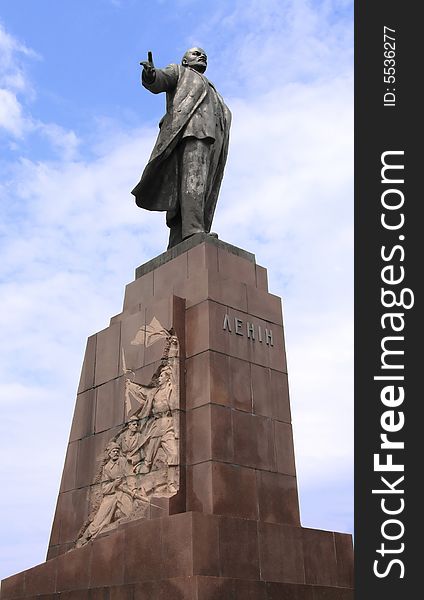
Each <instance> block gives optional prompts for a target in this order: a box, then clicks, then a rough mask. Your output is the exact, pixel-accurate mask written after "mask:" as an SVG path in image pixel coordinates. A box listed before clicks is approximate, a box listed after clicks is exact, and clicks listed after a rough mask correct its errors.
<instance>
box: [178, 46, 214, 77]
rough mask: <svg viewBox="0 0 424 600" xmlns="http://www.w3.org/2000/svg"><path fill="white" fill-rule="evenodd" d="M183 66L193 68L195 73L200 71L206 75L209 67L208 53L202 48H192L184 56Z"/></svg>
mask: <svg viewBox="0 0 424 600" xmlns="http://www.w3.org/2000/svg"><path fill="white" fill-rule="evenodd" d="M183 65H184V66H186V67H191V68H192V69H194V70H195V71H199V73H204V72H205V71H206V67H207V66H208V57H207V56H206V52H205V51H204V50H203V49H202V48H190V50H187V52H186V53H185V54H184V57H183Z"/></svg>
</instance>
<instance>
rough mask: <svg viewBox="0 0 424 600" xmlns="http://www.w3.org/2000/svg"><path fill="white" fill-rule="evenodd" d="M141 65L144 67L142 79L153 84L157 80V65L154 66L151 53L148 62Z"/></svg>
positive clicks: (144, 61) (148, 55)
mask: <svg viewBox="0 0 424 600" xmlns="http://www.w3.org/2000/svg"><path fill="white" fill-rule="evenodd" d="M140 65H142V66H143V73H142V78H143V81H145V82H146V83H152V82H153V81H154V80H155V74H156V72H155V65H154V64H153V56H152V53H151V52H150V51H149V52H148V53H147V60H142V61H141V62H140Z"/></svg>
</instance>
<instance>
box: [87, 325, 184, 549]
mask: <svg viewBox="0 0 424 600" xmlns="http://www.w3.org/2000/svg"><path fill="white" fill-rule="evenodd" d="M159 340H165V347H164V351H163V355H162V358H161V361H160V365H159V367H158V368H157V369H156V371H155V373H154V375H153V377H152V378H151V380H150V382H149V383H147V384H142V383H137V382H136V381H134V379H135V373H134V371H133V370H132V369H130V368H127V365H126V360H125V351H124V349H123V348H122V362H123V368H124V373H125V377H126V379H125V414H126V423H125V425H124V426H123V427H122V428H121V430H120V431H119V432H118V433H117V434H116V435H115V436H114V437H113V438H112V439H111V440H110V441H109V443H108V444H107V446H106V448H105V450H104V455H103V457H102V458H101V460H100V464H99V468H98V472H97V476H96V478H95V481H94V482H93V486H91V512H90V515H89V518H88V519H87V521H86V522H85V523H84V525H83V527H82V528H81V530H80V533H79V535H78V539H77V542H76V547H81V546H84V545H85V544H86V543H87V542H88V541H89V540H90V539H93V538H94V537H96V536H97V535H98V534H99V533H100V532H104V531H107V530H110V529H112V528H114V527H116V526H117V525H118V524H119V523H122V522H124V521H129V520H133V519H136V518H147V517H148V515H149V512H148V511H149V508H150V507H151V506H155V499H159V498H170V497H171V496H173V495H175V494H176V493H177V492H178V488H179V405H180V402H179V398H180V392H179V359H180V353H179V342H178V338H177V336H176V335H175V332H174V331H173V330H172V329H171V330H166V329H164V328H163V327H162V325H161V324H160V323H159V321H158V320H157V319H156V318H153V320H152V322H151V323H150V325H147V326H144V327H143V328H141V329H140V330H139V331H138V332H137V334H136V336H135V338H134V339H133V340H132V341H131V345H134V346H137V345H140V344H143V345H144V346H145V347H146V348H147V347H148V346H151V345H152V344H154V343H156V342H158V341H159Z"/></svg>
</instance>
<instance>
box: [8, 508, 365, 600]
mask: <svg viewBox="0 0 424 600" xmlns="http://www.w3.org/2000/svg"><path fill="white" fill-rule="evenodd" d="M351 571H352V545H351V536H350V535H345V534H340V533H332V532H328V531H319V530H313V529H306V528H302V527H298V526H291V525H281V524H277V523H261V522H258V521H252V520H249V519H240V518H236V517H231V516H221V515H210V514H202V513H196V512H187V513H181V514H177V515H172V516H169V517H165V518H160V519H153V520H141V521H136V522H132V523H129V524H128V525H123V526H121V527H120V529H119V530H116V531H113V532H110V533H108V534H103V535H100V536H99V537H97V538H96V539H94V540H93V541H92V542H90V543H89V544H87V546H85V547H83V548H77V549H75V550H71V551H70V552H68V553H66V554H62V555H60V556H57V557H55V558H52V559H51V560H49V561H47V562H46V563H43V564H41V565H38V566H36V567H34V568H32V569H29V570H27V571H24V572H22V573H19V574H17V575H14V576H12V577H9V578H8V579H5V580H4V581H3V584H2V593H1V598H2V600H11V599H14V600H18V599H25V600H30V599H31V600H35V598H37V599H38V600H59V599H60V600H63V599H64V598H66V600H71V599H72V600H105V599H108V600H144V599H146V600H147V599H149V600H165V598H166V599H167V600H180V599H181V600H213V599H216V600H218V599H219V600H246V599H249V600H348V599H349V600H350V599H351V598H353V593H352V589H351V587H352V579H351Z"/></svg>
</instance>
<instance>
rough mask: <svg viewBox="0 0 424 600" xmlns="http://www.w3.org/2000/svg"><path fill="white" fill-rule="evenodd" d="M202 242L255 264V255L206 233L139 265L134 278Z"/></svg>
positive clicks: (197, 234) (192, 237)
mask: <svg viewBox="0 0 424 600" xmlns="http://www.w3.org/2000/svg"><path fill="white" fill-rule="evenodd" d="M203 242H206V243H207V244H212V245H213V246H216V247H217V248H222V249H223V250H226V251H227V252H229V253H230V254H235V255H236V256H240V257H242V258H245V259H246V260H249V261H250V262H252V263H256V259H255V255H254V254H252V253H251V252H247V250H243V249H242V248H238V247H237V246H233V245H232V244H228V243H227V242H223V241H222V240H220V239H218V238H216V237H214V236H212V235H210V234H208V233H196V234H195V235H192V236H191V237H189V238H188V239H186V240H184V241H183V242H181V243H180V244H177V245H176V246H174V247H173V248H171V249H170V250H167V251H166V252H163V253H162V254H159V256H156V257H155V258H152V260H149V261H147V262H146V263H144V264H143V265H140V266H139V267H137V268H136V270H135V278H136V279H138V278H139V277H142V276H143V275H146V273H150V272H151V271H154V270H155V269H157V268H158V267H160V266H161V265H164V264H165V263H167V262H169V261H170V260H172V259H174V258H177V256H180V254H183V253H184V252H187V251H188V250H191V248H194V247H195V246H198V245H199V244H202V243H203Z"/></svg>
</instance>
